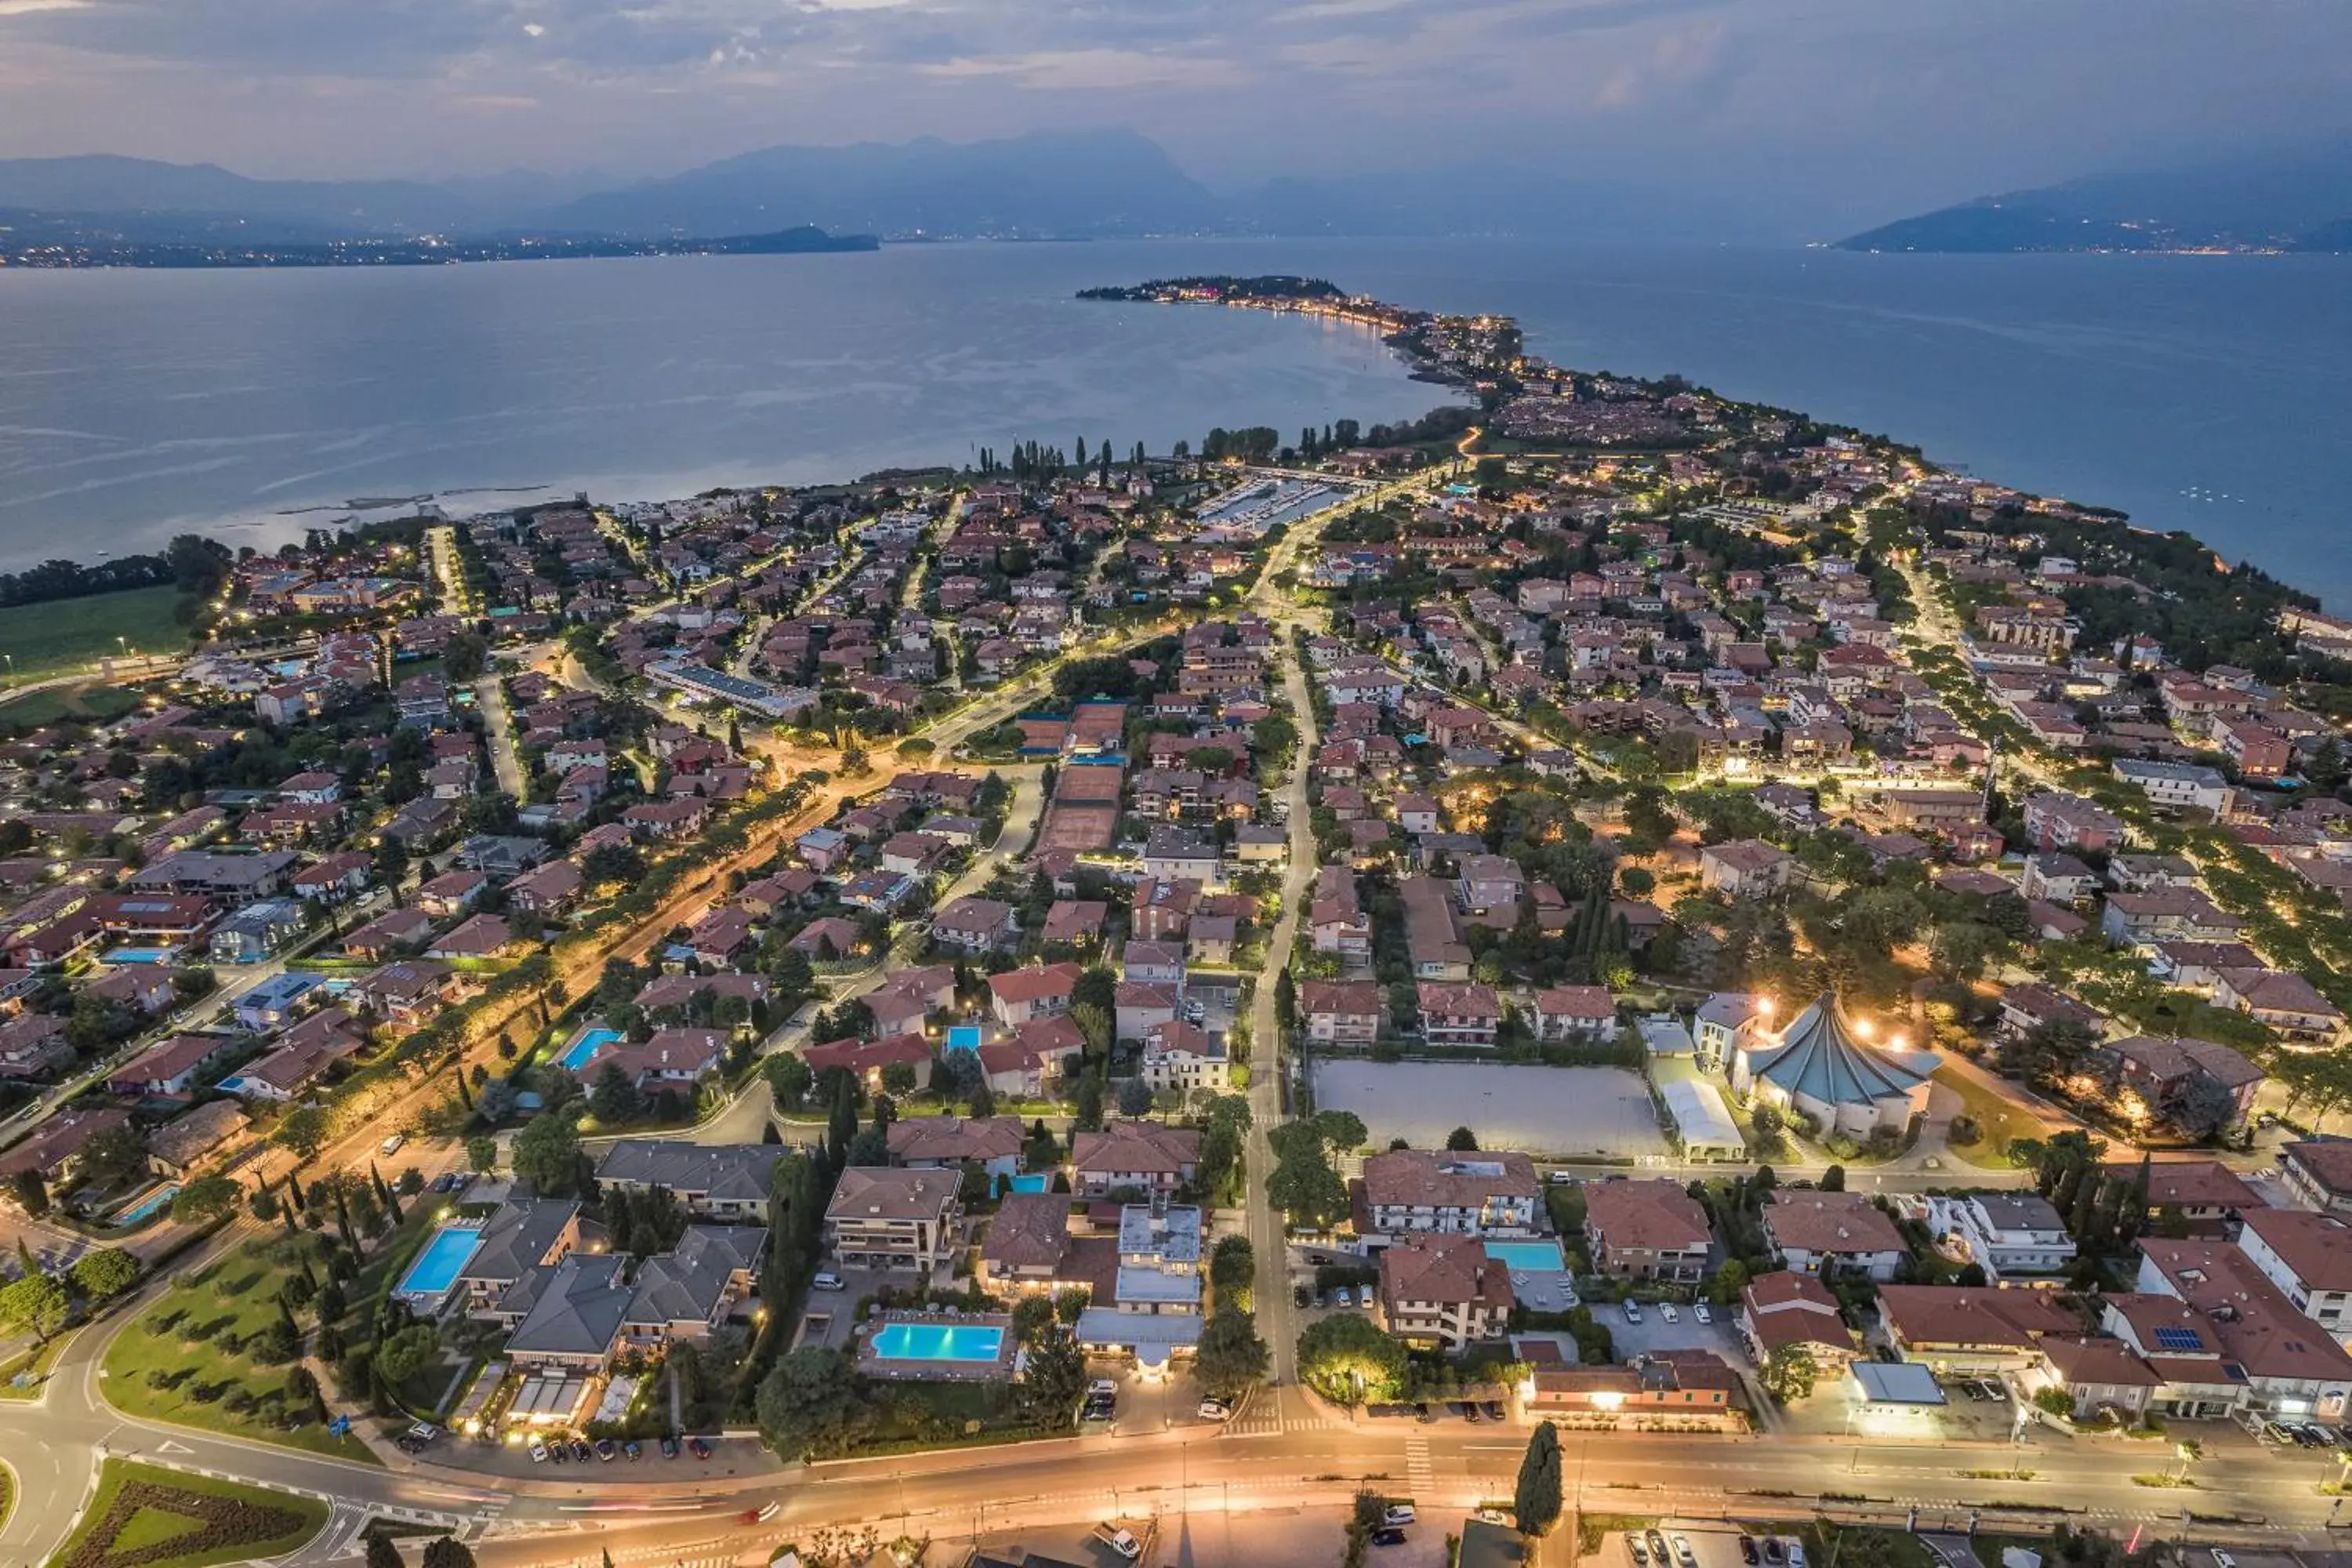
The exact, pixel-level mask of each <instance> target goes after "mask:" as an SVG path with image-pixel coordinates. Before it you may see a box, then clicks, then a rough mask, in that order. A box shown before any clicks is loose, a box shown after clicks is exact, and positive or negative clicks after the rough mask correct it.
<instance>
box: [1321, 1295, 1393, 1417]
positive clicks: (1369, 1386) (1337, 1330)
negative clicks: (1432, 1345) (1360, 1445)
mask: <svg viewBox="0 0 2352 1568" xmlns="http://www.w3.org/2000/svg"><path fill="white" fill-rule="evenodd" d="M1405 1365H1406V1357H1405V1349H1404V1346H1403V1345H1402V1344H1400V1343H1398V1342H1396V1341H1395V1340H1392V1339H1391V1338H1390V1337H1389V1336H1388V1335H1387V1334H1384V1333H1382V1332H1381V1331H1380V1329H1379V1328H1378V1327H1377V1326H1375V1325H1374V1324H1373V1322H1372V1321H1371V1320H1370V1318H1366V1317H1361V1316H1360V1315H1358V1314H1356V1313H1354V1312H1341V1313H1339V1314H1337V1315H1335V1316H1332V1317H1328V1318H1323V1319H1319V1320H1318V1321H1315V1322H1313V1323H1310V1324H1308V1325H1307V1331H1306V1332H1304V1333H1302V1334H1300V1335H1299V1336H1298V1375H1299V1376H1300V1377H1301V1378H1303V1379H1305V1380H1306V1381H1307V1383H1308V1384H1311V1385H1312V1386H1313V1387H1314V1388H1315V1390H1316V1392H1317V1393H1318V1394H1322V1395H1323V1396H1324V1397H1325V1398H1327V1399H1332V1400H1336V1401H1338V1402H1339V1403H1340V1404H1342V1405H1355V1404H1359V1403H1360V1402H1362V1401H1365V1400H1386V1399H1394V1398H1395V1397H1397V1395H1398V1394H1399V1393H1400V1392H1401V1391H1402V1389H1403V1387H1404V1377H1405Z"/></svg>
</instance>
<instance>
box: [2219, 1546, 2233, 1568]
mask: <svg viewBox="0 0 2352 1568" xmlns="http://www.w3.org/2000/svg"><path fill="white" fill-rule="evenodd" d="M2213 1568H2238V1560H2237V1559H2236V1558H2234V1557H2232V1556H2231V1555H2230V1554H2229V1553H2228V1552H2224V1551H2222V1550H2221V1548H2220V1547H2218V1546H2216V1547H2214V1548H2213Z"/></svg>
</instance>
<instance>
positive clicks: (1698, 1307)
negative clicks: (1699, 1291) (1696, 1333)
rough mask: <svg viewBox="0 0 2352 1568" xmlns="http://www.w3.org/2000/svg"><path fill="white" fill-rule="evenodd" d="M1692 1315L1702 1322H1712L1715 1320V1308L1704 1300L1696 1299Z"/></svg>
mask: <svg viewBox="0 0 2352 1568" xmlns="http://www.w3.org/2000/svg"><path fill="white" fill-rule="evenodd" d="M1691 1316H1692V1317H1694V1318H1696V1319H1697V1320H1698V1321H1700V1322H1702V1323H1711V1322H1713V1321H1715V1309H1714V1308H1712V1307H1710V1306H1708V1305H1707V1304H1706V1302H1704V1301H1695V1302H1693V1303H1692V1304H1691Z"/></svg>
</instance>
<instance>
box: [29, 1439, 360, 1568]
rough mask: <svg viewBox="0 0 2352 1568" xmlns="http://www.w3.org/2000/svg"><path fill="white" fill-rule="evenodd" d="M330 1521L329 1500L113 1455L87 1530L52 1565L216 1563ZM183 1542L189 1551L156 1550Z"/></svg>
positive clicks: (191, 1566) (296, 1537)
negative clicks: (142, 1462)
mask: <svg viewBox="0 0 2352 1568" xmlns="http://www.w3.org/2000/svg"><path fill="white" fill-rule="evenodd" d="M326 1522H327V1505H326V1504H325V1503H323V1502H320V1500H317V1499H316V1498H306V1497H297V1496H296V1495H294V1494H293V1493H292V1492H281V1491H272V1490H270V1489H268V1488H266V1487H255V1486H247V1485H246V1484H245V1483H243V1482H241V1481H223V1480H215V1479H212V1478H211V1477H209V1476H192V1475H184V1474H182V1473H181V1472H180V1471H178V1470H167V1469H163V1468H160V1467H158V1466H154V1465H140V1464H133V1463H131V1461H130V1460H127V1459H109V1460H107V1461H106V1468H104V1469H102V1470H100V1472H99V1477H98V1493H97V1495H96V1496H95V1497H93V1498H91V1500H90V1504H89V1508H88V1509H87V1510H84V1512H83V1514H82V1521H81V1525H80V1527H79V1529H77V1530H76V1531H74V1532H73V1535H72V1536H71V1537H70V1538H69V1539H68V1541H67V1542H66V1543H65V1544H64V1545H63V1546H61V1547H59V1548H58V1553H57V1555H56V1556H54V1557H52V1558H50V1559H49V1568H115V1565H116V1564H118V1563H121V1564H126V1565H127V1564H129V1563H137V1564H138V1568H209V1565H211V1564H214V1563H242V1562H245V1561H247V1560H248V1559H253V1558H263V1557H277V1556H281V1555H283V1554H284V1553H286V1552H291V1551H293V1550H294V1549H295V1548H296V1547H298V1546H299V1545H301V1544H302V1543H303V1542H306V1541H308V1540H310V1538H311V1537H312V1536H314V1535H316V1534H318V1533H319V1531H320V1528H321V1527H322V1526H323V1525H325V1523H326ZM183 1539H184V1540H185V1542H187V1545H186V1547H185V1549H184V1550H182V1551H180V1552H164V1554H163V1555H155V1554H154V1553H156V1552H158V1551H159V1550H161V1549H163V1548H164V1547H166V1546H167V1545H168V1543H169V1542H173V1541H175V1540H183Z"/></svg>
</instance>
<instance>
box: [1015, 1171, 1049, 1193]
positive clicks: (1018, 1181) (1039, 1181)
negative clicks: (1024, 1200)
mask: <svg viewBox="0 0 2352 1568" xmlns="http://www.w3.org/2000/svg"><path fill="white" fill-rule="evenodd" d="M1053 1190H1054V1178H1053V1177H1051V1176H1049V1175H1047V1174H1046V1173H1045V1172H1043V1171H1032V1172H1030V1173H1028V1174H1027V1175H1024V1176H1015V1177H1013V1191H1014V1192H1016V1193H1049V1192H1052V1191H1053Z"/></svg>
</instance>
